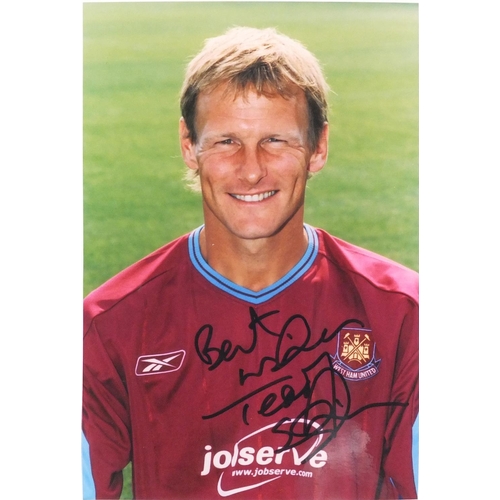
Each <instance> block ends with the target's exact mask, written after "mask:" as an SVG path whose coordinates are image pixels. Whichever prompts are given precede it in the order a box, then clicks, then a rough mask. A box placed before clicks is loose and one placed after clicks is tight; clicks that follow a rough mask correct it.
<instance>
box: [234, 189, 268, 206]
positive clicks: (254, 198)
mask: <svg viewBox="0 0 500 500" xmlns="http://www.w3.org/2000/svg"><path fill="white" fill-rule="evenodd" d="M274 194H276V191H267V192H266V193H260V194H245V195H243V194H233V195H232V196H234V197H235V198H236V199H237V200H241V201H247V202H251V203H254V202H256V201H262V200H265V199H266V198H269V196H273V195H274Z"/></svg>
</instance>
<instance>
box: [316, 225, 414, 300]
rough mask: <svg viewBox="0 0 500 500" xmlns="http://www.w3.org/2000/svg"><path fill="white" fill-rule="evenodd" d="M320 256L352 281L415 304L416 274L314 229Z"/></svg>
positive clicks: (389, 260) (396, 263) (380, 256)
mask: <svg viewBox="0 0 500 500" xmlns="http://www.w3.org/2000/svg"><path fill="white" fill-rule="evenodd" d="M318 233H319V235H320V239H321V241H322V243H323V245H322V247H323V249H324V255H325V257H326V258H327V259H329V260H330V261H331V262H332V263H333V264H334V265H335V266H337V267H338V268H339V269H340V270H342V271H343V272H346V273H349V274H350V275H351V276H352V277H353V279H356V280H358V281H359V280H362V281H364V282H366V284H367V285H369V286H373V287H375V288H378V289H380V290H381V291H386V292H395V293H402V294H405V295H408V296H409V297H410V298H412V299H413V300H415V301H416V302H418V283H419V276H418V273H417V272H416V271H414V270H412V269H409V268H408V267H406V266H403V265H402V264H399V263H398V262H395V261H393V260H391V259H389V258H387V257H384V256H382V255H379V254H377V253H375V252H372V251H370V250H367V249H366V248H362V247H360V246H357V245H354V244H352V243H349V242H347V241H344V240H342V239H340V238H338V237H336V236H333V235H331V234H329V233H327V232H326V231H324V230H322V229H318Z"/></svg>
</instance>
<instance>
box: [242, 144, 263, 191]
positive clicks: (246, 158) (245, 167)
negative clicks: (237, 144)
mask: <svg viewBox="0 0 500 500" xmlns="http://www.w3.org/2000/svg"><path fill="white" fill-rule="evenodd" d="M263 156H264V154H263V152H262V151H259V147H258V146H257V147H249V146H245V148H244V149H243V154H242V158H241V164H240V168H239V172H238V173H239V178H240V179H241V180H242V181H244V182H246V183H247V184H249V185H251V186H253V185H255V184H257V183H258V182H259V181H260V180H261V179H262V178H263V177H265V176H266V175H267V169H266V166H265V162H264V158H263Z"/></svg>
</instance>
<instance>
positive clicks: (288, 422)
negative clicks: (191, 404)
mask: <svg viewBox="0 0 500 500" xmlns="http://www.w3.org/2000/svg"><path fill="white" fill-rule="evenodd" d="M278 313H279V311H270V312H267V313H265V314H262V315H260V316H259V315H258V314H257V313H256V311H255V309H253V308H250V323H249V325H248V328H249V335H248V338H247V339H246V340H247V343H246V344H245V345H240V344H236V345H234V346H233V343H232V342H231V341H230V340H228V339H225V340H223V341H222V342H221V343H220V345H219V346H216V345H214V344H215V342H213V336H214V330H213V327H212V326H211V325H208V324H207V325H204V326H203V327H201V328H200V329H199V330H198V332H197V334H196V336H195V346H196V352H197V353H198V356H199V357H200V359H201V360H202V361H203V362H204V363H206V364H207V365H209V370H215V369H216V368H217V367H218V366H220V365H221V364H222V363H224V362H230V361H233V360H234V359H235V357H236V356H237V354H240V355H242V356H243V355H247V354H250V353H252V352H253V350H254V349H255V348H256V346H257V342H258V334H259V333H260V334H267V335H272V336H274V337H276V346H275V350H274V353H273V356H265V357H263V358H262V359H261V360H260V362H259V368H258V370H257V371H256V372H249V373H245V372H244V371H243V370H242V369H240V370H239V383H240V385H241V386H243V385H244V384H245V381H246V380H247V379H248V378H249V377H256V378H259V377H261V376H262V375H263V374H264V371H265V369H266V367H267V368H268V369H269V371H270V372H272V373H275V372H278V371H279V370H281V369H283V368H284V367H285V366H287V365H288V364H289V363H290V362H291V361H292V360H296V362H297V363H298V362H299V356H300V354H302V353H305V352H310V351H313V350H315V349H318V348H319V347H320V346H321V345H322V344H327V343H328V342H330V341H332V340H333V339H335V337H336V336H337V335H338V334H339V332H340V331H341V330H342V329H343V328H345V327H346V326H348V325H350V324H355V325H357V326H361V327H363V323H362V322H361V321H359V320H357V319H348V320H346V321H344V322H342V323H341V324H340V325H339V326H338V327H337V328H335V329H333V330H329V329H328V328H324V329H323V330H322V332H321V333H320V334H319V336H317V338H316V339H313V338H312V337H313V334H312V332H311V328H310V326H309V324H308V322H307V320H306V318H305V317H304V316H302V315H300V314H295V315H292V316H291V317H290V318H288V319H287V320H286V321H285V322H284V324H283V326H282V328H281V329H280V330H279V332H275V331H272V330H271V329H270V328H269V327H267V326H266V324H265V323H264V320H265V319H266V318H268V317H270V316H272V315H275V314H278ZM318 351H320V352H319V355H318V357H317V358H316V359H315V360H314V361H313V362H312V363H310V364H308V365H307V366H304V367H302V368H299V369H298V370H297V372H296V373H297V374H296V375H293V376H292V375H287V376H283V377H279V378H277V379H275V380H273V381H271V382H268V383H266V384H265V385H263V386H261V387H259V388H258V389H256V390H253V391H251V392H249V393H248V394H246V395H244V396H242V397H241V398H239V399H237V400H236V401H233V402H232V403H230V404H228V405H227V406H225V407H223V408H221V409H219V410H218V411H216V412H214V413H211V414H210V415H204V416H203V417H202V418H203V419H211V418H215V417H217V416H219V415H221V414H223V413H225V412H227V411H230V410H232V409H233V408H236V407H238V406H240V405H243V406H242V419H243V422H244V423H245V424H248V412H249V411H251V410H252V411H254V412H255V413H257V414H258V415H260V416H262V417H266V418H271V417H273V416H274V415H275V414H276V413H278V412H280V411H282V410H285V409H287V408H290V407H291V406H292V404H294V403H295V402H302V404H299V412H298V413H297V414H296V415H294V416H290V417H285V418H282V419H281V420H280V421H279V422H278V423H277V424H276V425H275V426H274V427H273V429H272V432H274V433H276V434H281V435H283V436H284V437H285V444H284V445H283V446H282V447H280V449H279V451H285V450H289V449H291V448H293V447H296V446H299V445H300V444H302V443H304V442H306V441H308V440H309V439H311V438H314V437H317V436H319V435H325V436H326V439H325V440H323V441H322V443H321V446H319V447H317V448H315V449H314V451H313V452H311V454H310V456H308V457H306V458H305V459H304V460H303V462H304V463H305V462H307V461H308V460H309V459H310V458H311V457H312V456H313V455H314V454H316V453H317V452H318V451H320V450H321V449H323V448H324V447H325V446H327V445H328V443H329V442H330V441H331V440H332V439H334V438H335V437H336V436H337V434H338V432H339V431H340V429H341V428H342V426H343V425H344V424H345V422H347V421H348V420H350V419H352V418H354V417H355V416H356V415H358V414H360V413H362V412H364V411H366V410H368V409H370V408H375V407H381V406H385V407H390V406H403V407H404V406H407V403H400V402H380V403H371V404H367V405H365V406H362V407H360V408H357V409H355V410H352V408H351V394H350V391H349V387H348V384H347V382H346V380H345V378H344V377H343V376H342V375H341V374H340V373H339V372H338V371H337V370H335V368H334V367H333V365H332V362H331V358H330V354H329V353H328V352H326V351H321V349H318ZM296 411H297V410H295V412H296Z"/></svg>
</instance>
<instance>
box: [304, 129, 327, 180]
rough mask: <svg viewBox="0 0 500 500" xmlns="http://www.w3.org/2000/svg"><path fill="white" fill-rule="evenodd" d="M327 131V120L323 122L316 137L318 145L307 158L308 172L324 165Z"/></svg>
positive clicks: (316, 170)
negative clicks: (308, 158) (309, 157)
mask: <svg viewBox="0 0 500 500" xmlns="http://www.w3.org/2000/svg"><path fill="white" fill-rule="evenodd" d="M328 133H329V129H328V122H325V123H324V124H323V129H322V130H321V133H320V136H319V139H318V145H317V146H316V149H315V150H314V152H313V154H312V155H311V159H310V160H309V168H308V170H309V172H319V171H320V170H321V169H322V168H323V167H324V166H325V163H326V160H327V158H328Z"/></svg>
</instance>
